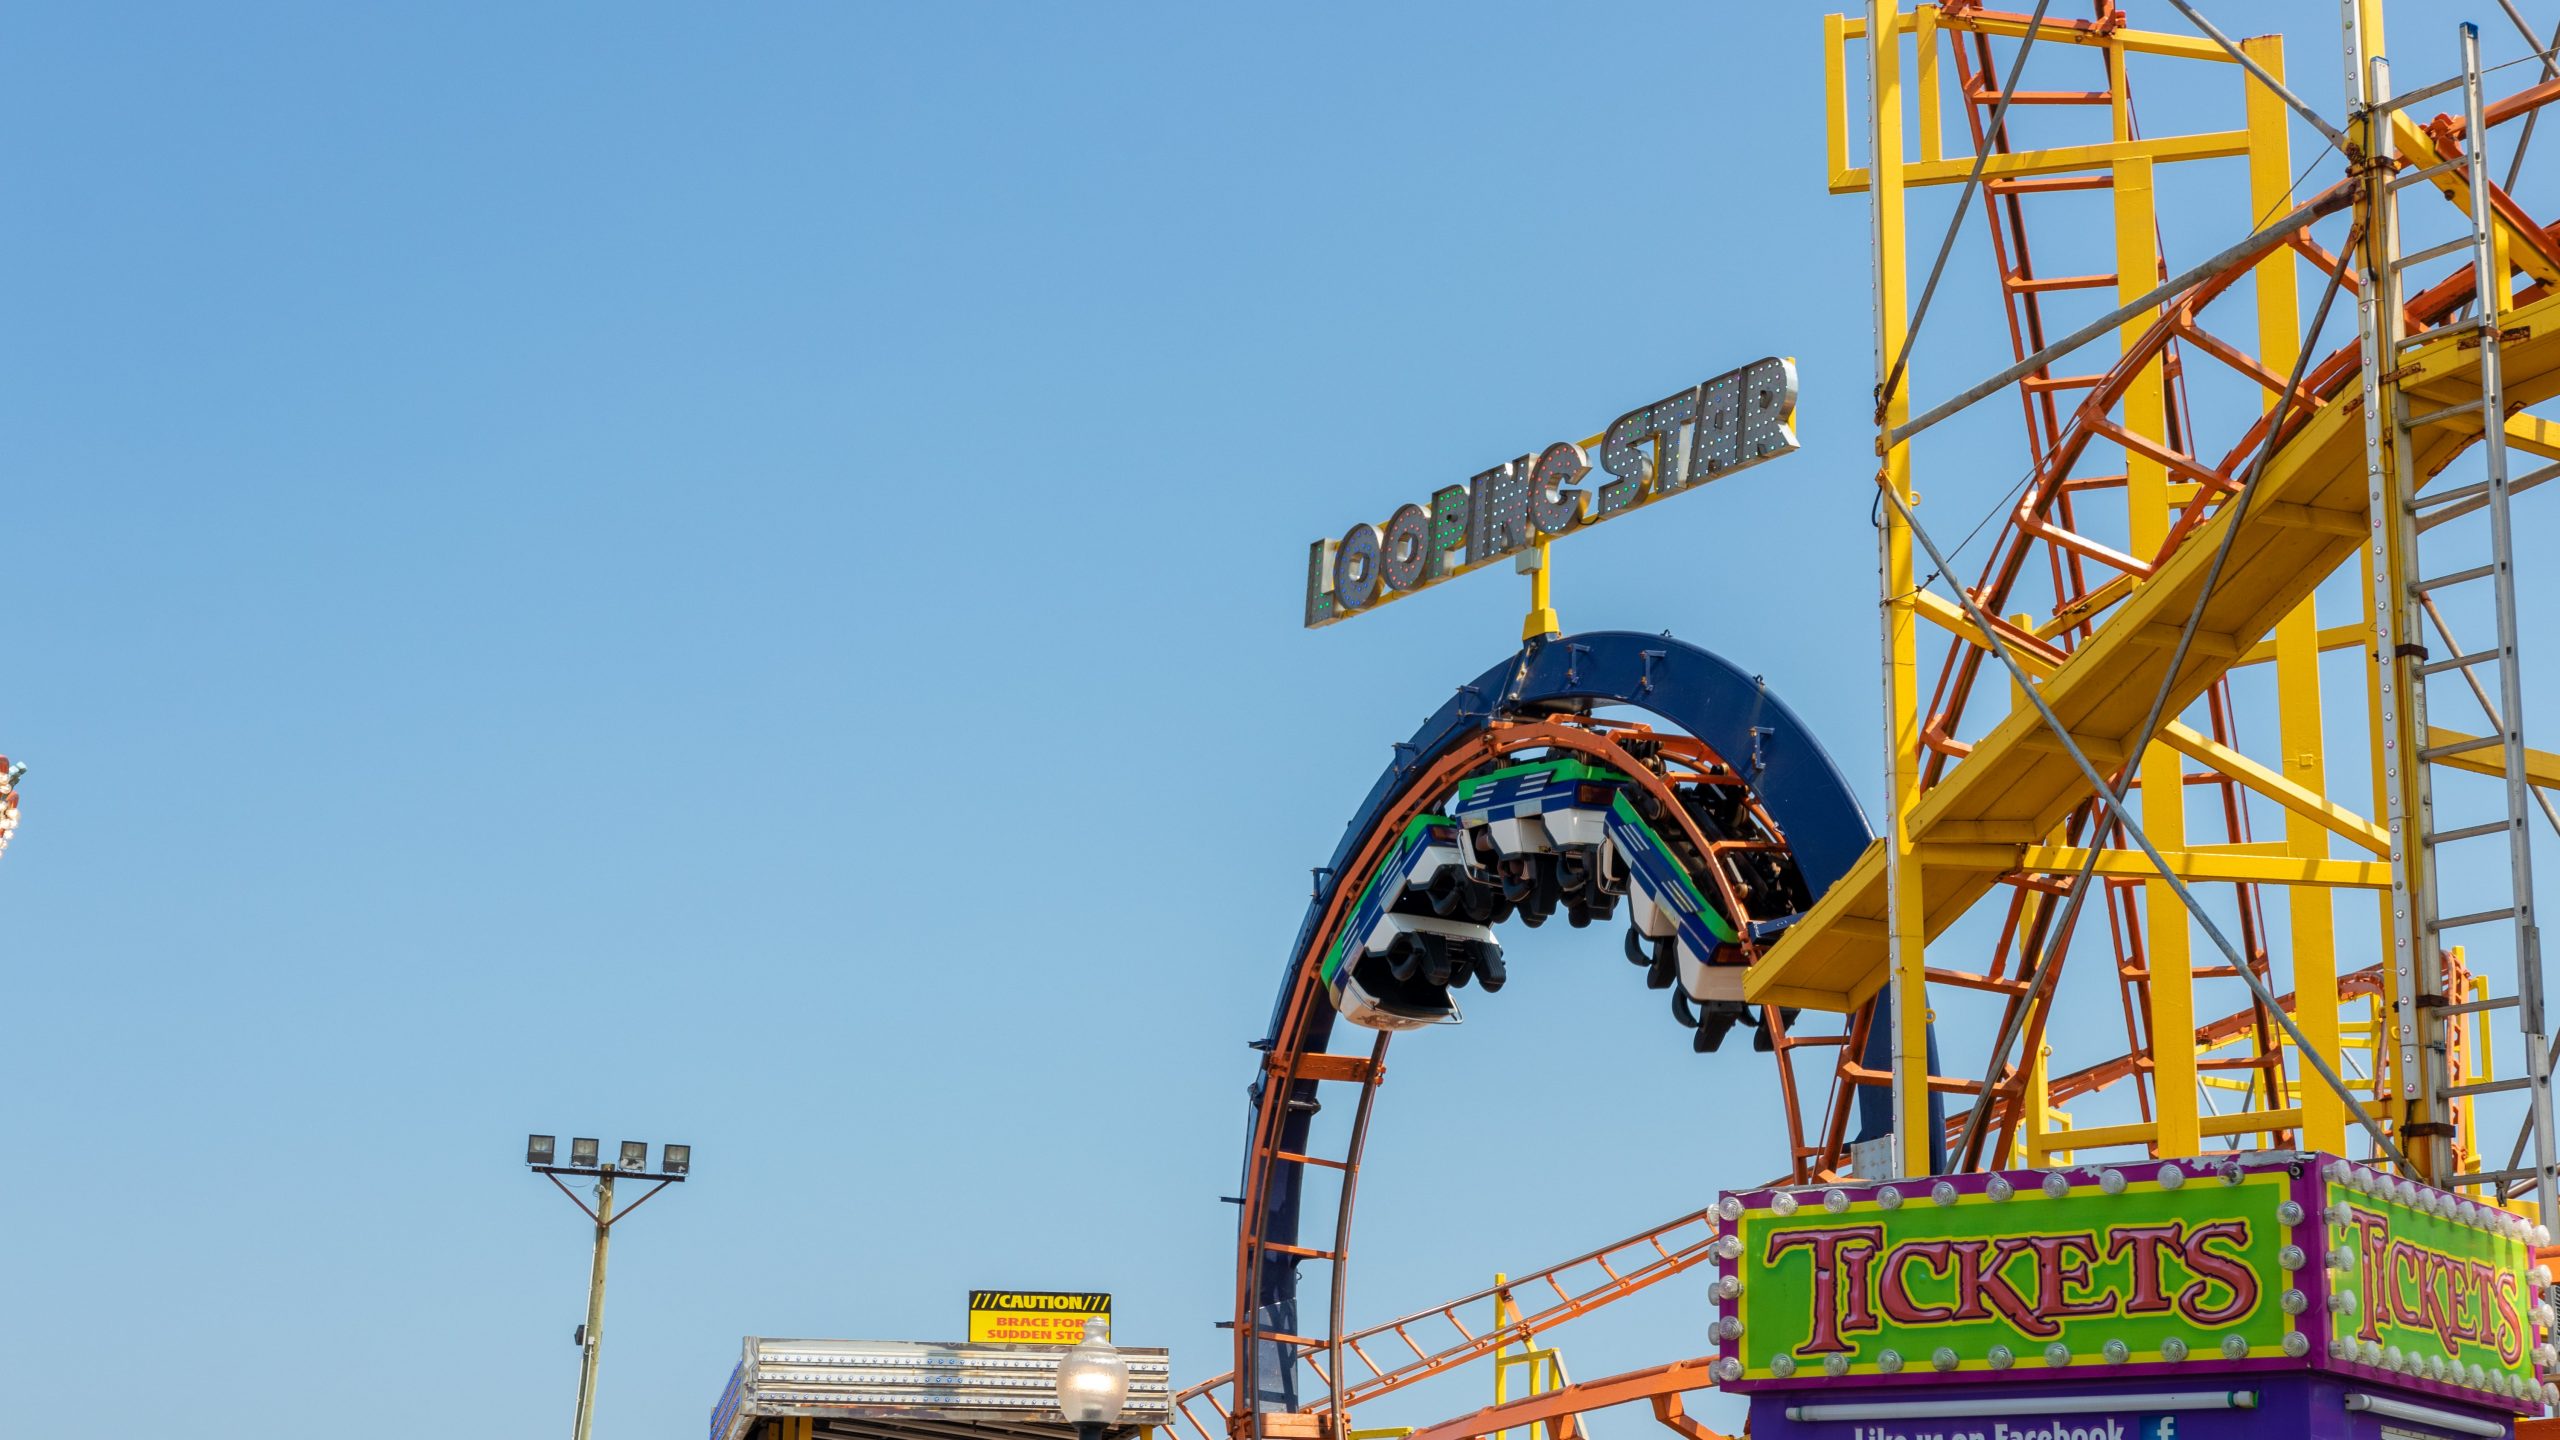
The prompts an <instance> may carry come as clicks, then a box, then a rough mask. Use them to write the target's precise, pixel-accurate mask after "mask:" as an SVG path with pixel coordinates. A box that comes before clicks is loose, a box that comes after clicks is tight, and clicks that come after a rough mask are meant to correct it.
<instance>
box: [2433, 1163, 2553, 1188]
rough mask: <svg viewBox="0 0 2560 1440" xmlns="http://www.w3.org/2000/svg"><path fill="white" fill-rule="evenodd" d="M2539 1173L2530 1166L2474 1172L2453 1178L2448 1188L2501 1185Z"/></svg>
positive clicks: (2528, 1178)
mask: <svg viewBox="0 0 2560 1440" xmlns="http://www.w3.org/2000/svg"><path fill="white" fill-rule="evenodd" d="M2541 1173H2542V1172H2541V1171H2540V1170H2538V1169H2536V1168H2535V1167H2533V1166H2531V1165H2520V1166H2518V1167H2516V1168H2515V1169H2513V1170H2474V1171H2472V1172H2470V1173H2469V1174H2467V1175H2456V1176H2454V1177H2453V1182H2452V1185H2451V1186H2450V1187H2449V1188H2454V1189H2459V1188H2460V1187H2462V1186H2465V1185H2503V1184H2505V1183H2506V1182H2508V1181H2510V1180H2530V1179H2532V1178H2533V1177H2535V1176H2537V1175H2540V1174H2541Z"/></svg>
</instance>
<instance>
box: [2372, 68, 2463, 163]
mask: <svg viewBox="0 0 2560 1440" xmlns="http://www.w3.org/2000/svg"><path fill="white" fill-rule="evenodd" d="M2463 83H2464V82H2463V77H2462V76H2460V75H2456V76H2454V77H2453V78H2452V79H2450V80H2439V81H2437V82H2436V83H2434V84H2433V85H2429V86H2427V87H2425V88H2423V89H2419V90H2412V91H2410V92H2409V93H2408V94H2406V95H2394V96H2392V97H2391V98H2390V99H2388V100H2385V101H2383V102H2382V103H2380V104H2378V105H2376V106H2374V107H2373V108H2374V109H2376V110H2378V111H2381V112H2382V113H2384V114H2389V113H2390V112H2392V111H2394V110H2406V109H2408V108H2409V107H2410V106H2412V105H2415V104H2417V103H2418V102H2419V101H2421V100H2433V99H2434V98H2436V97H2437V96H2439V95H2441V94H2443V93H2444V92H2446V91H2447V90H2454V89H2459V88H2460V87H2461V86H2462V84H2463ZM2465 158H2468V157H2465Z"/></svg>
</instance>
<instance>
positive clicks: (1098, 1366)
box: [1058, 1319, 1129, 1440]
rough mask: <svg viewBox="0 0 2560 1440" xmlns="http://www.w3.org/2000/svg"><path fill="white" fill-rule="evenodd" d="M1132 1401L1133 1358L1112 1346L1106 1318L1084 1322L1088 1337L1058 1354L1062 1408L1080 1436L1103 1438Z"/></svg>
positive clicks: (1081, 1438) (1082, 1439) (1089, 1439)
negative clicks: (1131, 1374)
mask: <svg viewBox="0 0 2560 1440" xmlns="http://www.w3.org/2000/svg"><path fill="white" fill-rule="evenodd" d="M1128 1403H1129V1362H1128V1361H1126V1360H1124V1359H1122V1358H1121V1357H1120V1352H1119V1351H1118V1350H1116V1349H1113V1348H1112V1345H1111V1341H1110V1339H1109V1337H1108V1335H1107V1333H1106V1329H1105V1322H1104V1321H1102V1320H1100V1319H1093V1320H1087V1321H1086V1322H1084V1338H1083V1339H1082V1340H1079V1341H1077V1342H1076V1343H1075V1344H1074V1345H1072V1346H1070V1347H1069V1348H1068V1350H1067V1353H1066V1354H1064V1355H1061V1356H1059V1357H1058V1409H1059V1411H1060V1412H1061V1413H1063V1414H1064V1415H1065V1416H1066V1417H1067V1423H1069V1424H1071V1425H1073V1426H1075V1427H1076V1435H1077V1436H1078V1437H1079V1440H1100V1436H1101V1435H1102V1432H1103V1431H1105V1430H1107V1429H1109V1428H1110V1427H1112V1426H1113V1425H1116V1424H1118V1423H1119V1421H1120V1411H1121V1408H1122V1407H1123V1406H1125V1405H1127V1404H1128Z"/></svg>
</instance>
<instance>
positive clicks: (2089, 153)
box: [1831, 130, 2249, 293]
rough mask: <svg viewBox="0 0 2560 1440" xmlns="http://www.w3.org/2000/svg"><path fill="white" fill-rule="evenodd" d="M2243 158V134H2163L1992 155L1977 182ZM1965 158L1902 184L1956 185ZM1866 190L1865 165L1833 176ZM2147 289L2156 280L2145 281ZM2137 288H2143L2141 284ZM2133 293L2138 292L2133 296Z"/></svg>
mask: <svg viewBox="0 0 2560 1440" xmlns="http://www.w3.org/2000/svg"><path fill="white" fill-rule="evenodd" d="M2247 153H2249V136H2248V132H2246V131H2242V130H2217V131H2213V132H2211V133H2209V134H2204V135H2169V136H2164V137H2162V138H2159V139H2156V140H2111V141H2107V142H2104V143H2101V144H2096V145H2057V146H2054V147H2053V148H2051V149H2047V150H2014V151H2011V152H2009V153H2007V154H2005V155H1994V156H1992V157H1991V158H1990V159H1989V160H1986V161H1984V162H1983V166H1982V178H1984V179H1986V180H2014V179H2018V178H2020V177H2023V176H2029V175H2068V174H2071V173H2072V172H2074V171H2080V170H2104V169H2107V168H2108V167H2110V166H2113V165H2119V164H2122V163H2124V162H2125V161H2128V160H2142V161H2148V162H2151V163H2154V164H2162V165H2166V164H2171V163H2174V162H2177V161H2181V160H2228V159H2230V158H2231V157H2232V156H2235V155H2246V154H2247ZM1973 159H1974V157H1972V156H1970V155H1951V156H1949V157H1947V158H1946V159H1944V160H1915V161H1910V162H1908V163H1906V164H1904V165H1903V167H1902V178H1903V183H1905V184H1906V185H1961V184H1963V183H1964V178H1965V177H1966V176H1967V175H1970V174H1972V173H1973ZM1866 188H1867V171H1866V167H1865V166H1860V167H1858V168H1856V169H1854V170H1839V171H1834V172H1833V173H1832V176H1831V193H1832V194H1834V195H1855V194H1857V193H1858V192H1860V191H1862V190H1864V189H1866ZM2150 282H2151V284H2152V285H2156V284H2158V283H2160V277H2159V276H2158V275H2157V274H2154V275H2152V276H2151V277H2150ZM2142 288H2143V289H2146V290H2147V289H2149V288H2150V285H2145V286H2144V287H2142ZM2137 293H2139V292H2137Z"/></svg>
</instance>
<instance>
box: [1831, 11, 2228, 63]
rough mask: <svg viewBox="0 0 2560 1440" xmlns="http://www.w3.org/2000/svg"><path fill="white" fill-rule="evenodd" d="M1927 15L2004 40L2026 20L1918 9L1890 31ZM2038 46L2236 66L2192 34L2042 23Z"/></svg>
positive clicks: (1856, 36)
mask: <svg viewBox="0 0 2560 1440" xmlns="http://www.w3.org/2000/svg"><path fill="white" fill-rule="evenodd" d="M1923 10H1925V11H1928V12H1931V14H1932V16H1933V18H1934V20H1935V22H1936V23H1937V24H1939V25H1943V26H1945V27H1946V28H1948V29H1950V30H1974V31H1979V32H1981V33H1982V34H1985V35H1995V36H1998V37H2000V38H2002V39H2006V40H2017V39H2022V38H2024V37H2025V35H2026V33H2027V21H2026V17H2025V16H2023V15H1947V14H1944V13H1942V12H1941V11H1940V7H1938V6H1936V5H1924V6H1922V7H1921V9H1920V10H1909V11H1904V12H1902V13H1901V14H1900V15H1898V16H1896V17H1895V22H1894V28H1895V30H1897V31H1898V32H1899V33H1901V34H1905V35H1908V34H1911V33H1913V32H1914V31H1915V30H1917V29H1918V28H1919V25H1920V23H1921V22H1920V16H1921V12H1922V11H1923ZM1833 18H1835V19H1841V20H1842V21H1843V25H1842V32H1841V33H1842V34H1843V35H1845V36H1846V37H1847V38H1849V39H1851V40H1863V39H1865V38H1867V22H1866V21H1864V20H1861V19H1857V18H1855V17H1836V16H1835V17H1833ZM2036 43H2037V44H2039V45H2098V46H2114V47H2118V48H2121V49H2124V50H2128V51H2131V52H2132V53H2134V54H2136V55H2168V56H2173V57H2175V58H2177V59H2180V60H2210V61H2212V62H2213V63H2215V64H2217V65H2231V64H2236V63H2237V62H2236V61H2234V60H2233V59H2232V58H2231V57H2230V56H2228V55H2226V54H2224V53H2223V52H2222V47H2221V46H2219V45H2216V44H2214V43H2213V42H2212V41H2210V40H2207V39H2204V38H2202V37H2200V36H2195V35H2171V34H2167V33H2165V32H2162V31H2158V30H2117V31H2114V32H2112V33H2107V34H2100V33H2097V32H2095V31H2093V30H2091V29H2088V28H2086V27H2085V26H2082V25H2068V24H2062V23H2058V22H2056V21H2054V20H2050V19H2048V20H2046V21H2045V23H2044V25H2043V26H2042V27H2041V28H2039V29H2038V30H2037V31H2036Z"/></svg>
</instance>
